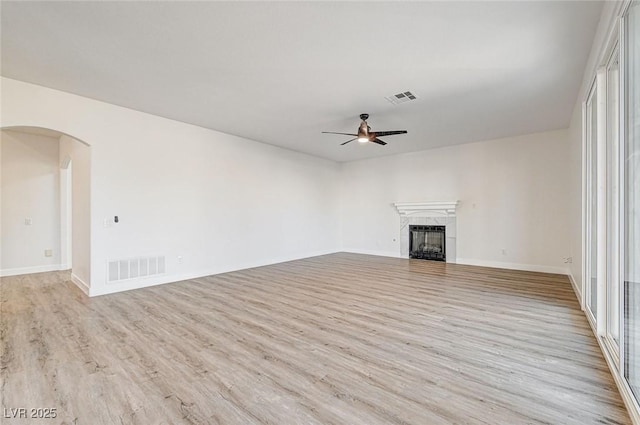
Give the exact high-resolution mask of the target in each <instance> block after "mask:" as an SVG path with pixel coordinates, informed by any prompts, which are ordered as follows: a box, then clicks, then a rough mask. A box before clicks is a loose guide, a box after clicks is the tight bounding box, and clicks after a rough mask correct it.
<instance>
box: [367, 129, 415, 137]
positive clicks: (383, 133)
mask: <svg viewBox="0 0 640 425" xmlns="http://www.w3.org/2000/svg"><path fill="white" fill-rule="evenodd" d="M373 134H375V136H376V137H378V136H383V137H384V136H395V135H396V134H407V130H395V131H374V132H373Z"/></svg>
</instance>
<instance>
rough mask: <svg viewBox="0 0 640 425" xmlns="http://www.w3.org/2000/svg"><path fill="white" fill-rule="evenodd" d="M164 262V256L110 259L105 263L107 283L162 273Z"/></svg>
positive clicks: (164, 269)
mask: <svg viewBox="0 0 640 425" xmlns="http://www.w3.org/2000/svg"><path fill="white" fill-rule="evenodd" d="M165 264H166V262H165V257H164V256H159V257H139V258H128V259H124V260H111V261H109V262H108V264H107V283H114V282H121V281H123V280H129V279H137V278H141V277H147V276H155V275H159V274H164V273H165V272H166V266H165Z"/></svg>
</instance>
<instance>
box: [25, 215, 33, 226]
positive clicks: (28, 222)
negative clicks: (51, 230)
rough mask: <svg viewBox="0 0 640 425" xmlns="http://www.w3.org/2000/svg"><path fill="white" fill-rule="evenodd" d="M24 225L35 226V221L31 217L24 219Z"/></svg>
mask: <svg viewBox="0 0 640 425" xmlns="http://www.w3.org/2000/svg"><path fill="white" fill-rule="evenodd" d="M24 224H25V226H31V225H32V224H33V220H32V219H31V217H27V218H25V219H24Z"/></svg>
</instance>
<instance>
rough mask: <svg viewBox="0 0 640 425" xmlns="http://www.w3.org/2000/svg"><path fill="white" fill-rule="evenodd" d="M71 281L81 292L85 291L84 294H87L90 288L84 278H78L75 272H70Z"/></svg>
mask: <svg viewBox="0 0 640 425" xmlns="http://www.w3.org/2000/svg"><path fill="white" fill-rule="evenodd" d="M71 281H72V282H73V283H75V284H76V286H77V287H78V288H80V290H81V291H82V292H84V293H85V295H89V293H90V288H89V285H87V283H86V282H85V281H84V280H82V279H80V278H79V277H78V276H76V275H75V274H73V273H71Z"/></svg>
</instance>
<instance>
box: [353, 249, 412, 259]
mask: <svg viewBox="0 0 640 425" xmlns="http://www.w3.org/2000/svg"><path fill="white" fill-rule="evenodd" d="M342 252H348V253H350V254H364V255H377V256H379V257H393V258H402V257H401V256H400V254H399V253H397V252H392V251H376V250H375V249H356V248H344V249H343V250H342Z"/></svg>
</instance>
